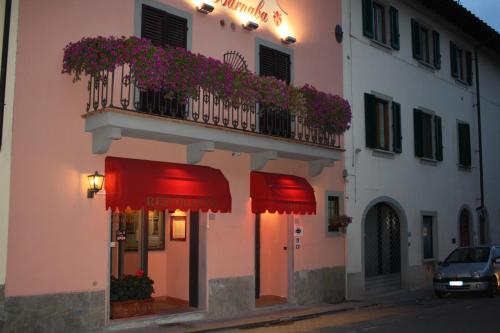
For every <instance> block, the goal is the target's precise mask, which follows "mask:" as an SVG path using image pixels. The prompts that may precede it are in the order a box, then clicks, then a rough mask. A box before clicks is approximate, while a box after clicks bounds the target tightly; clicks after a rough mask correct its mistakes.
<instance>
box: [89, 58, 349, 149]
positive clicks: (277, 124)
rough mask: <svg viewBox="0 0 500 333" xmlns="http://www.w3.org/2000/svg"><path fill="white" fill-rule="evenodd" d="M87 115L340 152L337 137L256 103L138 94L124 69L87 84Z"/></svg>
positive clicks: (207, 96) (199, 95) (203, 96)
mask: <svg viewBox="0 0 500 333" xmlns="http://www.w3.org/2000/svg"><path fill="white" fill-rule="evenodd" d="M88 93H89V97H88V102H87V112H92V111H98V110H102V109H106V108H116V109H122V110H127V111H133V112H138V113H144V114H150V115H155V116H159V117H165V118H174V119H178V120H181V121H186V122H192V123H198V124H204V125H209V126H214V127H218V128H227V129H232V130H239V131H241V132H244V133H255V134H260V135H265V136H271V137H279V138H284V139H288V140H294V141H299V142H301V143H307V144H315V145H321V146H326V147H330V148H341V135H339V134H335V133H328V132H325V131H322V130H321V129H319V128H316V127H312V126H309V125H308V124H307V121H306V119H305V118H304V117H303V116H300V115H294V114H291V113H290V112H288V111H287V110H281V109H276V108H275V107H271V106H263V105H259V104H258V103H252V104H248V103H241V104H239V105H233V103H231V101H229V100H222V99H220V98H218V97H217V96H214V95H212V94H210V93H208V92H207V91H204V90H203V89H201V88H200V89H199V90H198V93H197V96H196V97H195V98H189V99H188V100H187V101H186V102H185V103H179V101H177V100H176V99H175V98H166V97H165V96H166V94H165V92H152V91H151V92H149V91H148V92H143V91H140V90H139V89H138V88H137V87H136V85H135V84H134V82H133V80H131V78H130V74H129V68H128V66H127V65H124V66H121V67H120V68H117V69H116V70H114V71H109V72H103V73H101V75H100V76H92V77H91V78H90V79H89V82H88Z"/></svg>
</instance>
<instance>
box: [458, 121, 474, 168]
mask: <svg viewBox="0 0 500 333" xmlns="http://www.w3.org/2000/svg"><path fill="white" fill-rule="evenodd" d="M458 164H459V165H460V166H463V167H467V168H469V167H470V166H471V164H472V161H471V148H470V127H469V124H466V123H458Z"/></svg>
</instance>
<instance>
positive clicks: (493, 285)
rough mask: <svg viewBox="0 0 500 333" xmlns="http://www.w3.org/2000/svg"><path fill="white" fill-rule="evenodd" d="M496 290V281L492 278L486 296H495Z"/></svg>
mask: <svg viewBox="0 0 500 333" xmlns="http://www.w3.org/2000/svg"><path fill="white" fill-rule="evenodd" d="M497 290H498V281H497V278H496V277H495V276H493V277H492V278H491V281H490V287H489V288H488V296H489V297H495V295H496V294H497Z"/></svg>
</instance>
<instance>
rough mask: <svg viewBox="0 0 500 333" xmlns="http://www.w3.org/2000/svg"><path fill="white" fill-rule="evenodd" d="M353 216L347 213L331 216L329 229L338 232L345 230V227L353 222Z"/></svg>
mask: <svg viewBox="0 0 500 333" xmlns="http://www.w3.org/2000/svg"><path fill="white" fill-rule="evenodd" d="M351 222H352V218H351V217H350V216H346V215H340V216H335V217H331V218H329V219H328V231H330V232H336V231H342V232H345V229H346V228H347V226H348V225H349V224H351Z"/></svg>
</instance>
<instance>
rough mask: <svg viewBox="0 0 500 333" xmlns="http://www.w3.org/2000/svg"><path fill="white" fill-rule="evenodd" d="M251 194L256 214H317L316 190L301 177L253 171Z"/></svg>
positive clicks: (251, 175) (253, 211)
mask: <svg viewBox="0 0 500 333" xmlns="http://www.w3.org/2000/svg"><path fill="white" fill-rule="evenodd" d="M250 196H251V197H252V213H255V214H258V213H265V212H266V211H268V212H270V213H274V212H276V211H277V212H278V213H288V214H316V199H315V197H314V190H313V188H312V186H311V184H309V183H308V182H307V180H305V179H304V178H301V177H297V176H292V175H280V174H276V173H266V172H256V171H252V173H251V174H250Z"/></svg>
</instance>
